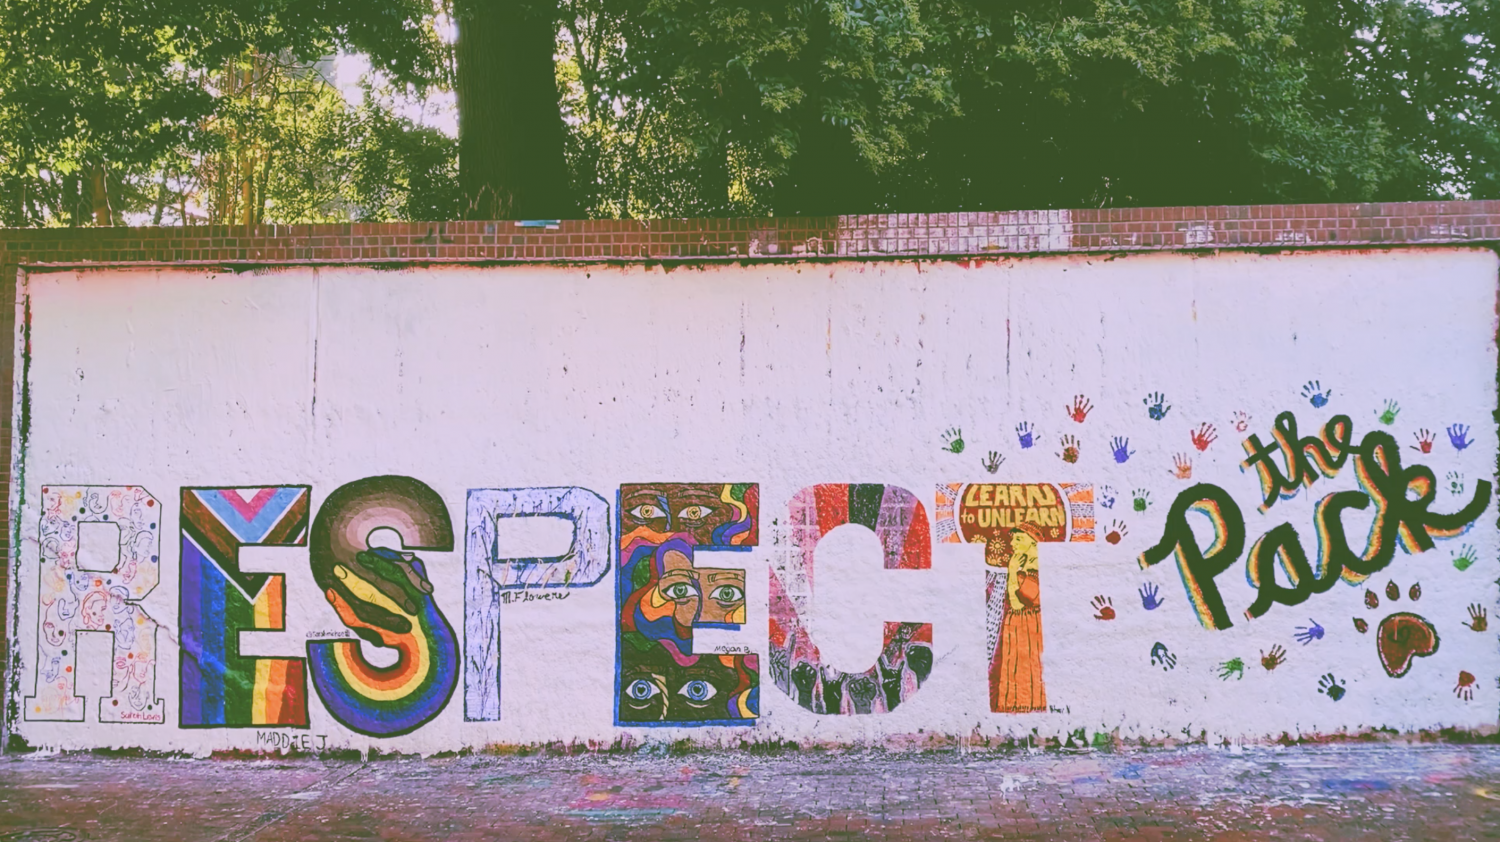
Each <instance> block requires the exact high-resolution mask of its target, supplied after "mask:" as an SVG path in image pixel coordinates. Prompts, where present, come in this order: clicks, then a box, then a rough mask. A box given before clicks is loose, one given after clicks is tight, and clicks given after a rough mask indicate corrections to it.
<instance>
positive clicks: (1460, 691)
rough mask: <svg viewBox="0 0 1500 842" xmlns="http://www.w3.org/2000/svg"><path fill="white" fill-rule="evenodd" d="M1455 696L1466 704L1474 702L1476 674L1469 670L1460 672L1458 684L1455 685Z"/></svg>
mask: <svg viewBox="0 0 1500 842" xmlns="http://www.w3.org/2000/svg"><path fill="white" fill-rule="evenodd" d="M1453 695H1455V696H1457V697H1459V698H1460V699H1463V700H1464V701H1466V702H1472V701H1474V673H1472V672H1469V671H1468V670H1459V671H1458V683H1457V684H1455V685H1453Z"/></svg>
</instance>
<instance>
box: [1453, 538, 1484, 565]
mask: <svg viewBox="0 0 1500 842" xmlns="http://www.w3.org/2000/svg"><path fill="white" fill-rule="evenodd" d="M1478 560H1479V554H1478V553H1477V552H1476V551H1475V550H1474V545H1473V544H1464V546H1463V550H1462V551H1460V552H1458V553H1456V554H1454V556H1453V566H1454V567H1457V568H1458V569H1459V570H1468V569H1469V568H1470V567H1473V566H1474V562H1476V561H1478Z"/></svg>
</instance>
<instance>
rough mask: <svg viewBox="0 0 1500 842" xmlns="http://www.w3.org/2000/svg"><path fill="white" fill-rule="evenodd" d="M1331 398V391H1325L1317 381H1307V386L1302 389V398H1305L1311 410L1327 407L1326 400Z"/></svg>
mask: <svg viewBox="0 0 1500 842" xmlns="http://www.w3.org/2000/svg"><path fill="white" fill-rule="evenodd" d="M1332 396H1333V390H1332V389H1326V390H1325V389H1324V388H1323V384H1322V382H1320V381H1317V380H1309V381H1307V385H1305V386H1303V387H1302V397H1304V398H1307V400H1308V402H1309V403H1311V404H1312V405H1313V409H1322V408H1323V407H1325V406H1327V405H1328V399H1329V398H1330V397H1332Z"/></svg>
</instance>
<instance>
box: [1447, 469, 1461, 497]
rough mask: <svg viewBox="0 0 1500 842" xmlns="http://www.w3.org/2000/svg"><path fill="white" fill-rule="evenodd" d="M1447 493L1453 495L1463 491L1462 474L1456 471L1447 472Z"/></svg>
mask: <svg viewBox="0 0 1500 842" xmlns="http://www.w3.org/2000/svg"><path fill="white" fill-rule="evenodd" d="M1448 493H1449V494H1452V495H1453V496H1454V497H1457V496H1458V495H1460V494H1462V493H1464V475H1463V474H1461V473H1459V472H1458V471H1449V472H1448Z"/></svg>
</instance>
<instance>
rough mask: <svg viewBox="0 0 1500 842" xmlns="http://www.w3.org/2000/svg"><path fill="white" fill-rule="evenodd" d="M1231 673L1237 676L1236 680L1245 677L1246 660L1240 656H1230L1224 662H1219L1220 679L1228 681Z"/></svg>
mask: <svg viewBox="0 0 1500 842" xmlns="http://www.w3.org/2000/svg"><path fill="white" fill-rule="evenodd" d="M1231 675H1232V676H1234V677H1235V680H1236V681H1238V680H1241V679H1243V678H1244V677H1245V662H1244V661H1242V660H1240V659H1239V658H1230V659H1229V660H1227V661H1225V662H1224V663H1222V664H1219V680H1220V681H1228V680H1229V677H1230V676H1231Z"/></svg>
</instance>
